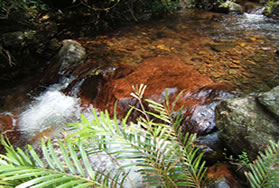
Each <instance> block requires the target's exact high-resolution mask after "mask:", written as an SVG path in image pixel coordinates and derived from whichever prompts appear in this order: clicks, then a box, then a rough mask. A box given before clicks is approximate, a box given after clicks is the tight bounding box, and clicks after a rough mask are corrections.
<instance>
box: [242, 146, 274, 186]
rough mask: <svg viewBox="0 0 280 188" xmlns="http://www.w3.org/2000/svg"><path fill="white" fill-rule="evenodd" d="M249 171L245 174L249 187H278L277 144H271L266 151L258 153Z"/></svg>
mask: <svg viewBox="0 0 280 188" xmlns="http://www.w3.org/2000/svg"><path fill="white" fill-rule="evenodd" d="M249 166H250V171H249V172H245V175H246V177H247V179H248V180H249V182H250V185H251V187H253V188H255V187H256V188H259V187H278V185H279V144H276V143H273V142H271V143H270V145H269V146H268V147H267V149H266V150H265V151H264V152H263V153H260V155H259V157H258V158H257V160H256V161H254V162H253V164H249Z"/></svg>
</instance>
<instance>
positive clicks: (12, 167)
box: [0, 138, 122, 188]
mask: <svg viewBox="0 0 280 188" xmlns="http://www.w3.org/2000/svg"><path fill="white" fill-rule="evenodd" d="M1 143H2V145H3V146H4V147H5V149H6V151H7V153H6V154H5V155H2V154H1V155H0V186H4V187H19V188H24V187H34V188H35V187H99V186H102V187H114V186H116V185H118V186H120V183H119V181H122V180H119V179H120V177H118V176H115V177H111V176H110V174H109V173H107V174H106V173H99V172H96V171H95V170H94V169H93V168H92V167H91V164H90V162H89V158H88V155H87V152H86V151H85V149H84V147H83V145H82V144H81V143H80V144H78V145H76V146H74V145H72V143H71V142H70V141H69V140H68V139H66V140H65V143H63V142H61V141H58V146H57V148H56V149H55V147H54V145H53V144H52V143H51V141H50V140H48V141H47V142H45V141H44V140H42V143H41V149H42V155H43V156H42V158H43V159H44V160H42V159H41V156H40V157H39V154H38V153H37V152H36V151H35V150H34V149H33V147H32V146H30V145H29V146H28V149H27V151H26V152H24V151H23V150H21V149H20V148H17V149H16V150H15V149H14V148H13V146H11V145H10V144H9V143H7V141H6V140H5V139H4V138H2V140H1ZM57 153H59V155H58V154H57Z"/></svg>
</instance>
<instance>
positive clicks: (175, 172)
mask: <svg viewBox="0 0 280 188" xmlns="http://www.w3.org/2000/svg"><path fill="white" fill-rule="evenodd" d="M145 88H146V86H144V85H140V87H139V88H134V90H135V92H134V93H132V96H134V97H135V98H136V99H137V100H138V101H139V103H140V109H137V108H135V107H132V108H131V110H130V111H129V112H128V114H127V116H126V117H125V118H124V119H122V121H121V122H119V121H118V120H117V118H116V113H115V116H114V118H113V120H111V118H110V117H109V113H108V111H105V112H101V113H100V114H99V115H98V114H97V112H95V111H94V110H93V116H94V117H95V119H94V120H92V121H91V122H90V121H89V120H88V119H87V118H85V116H83V115H82V116H81V122H80V123H74V124H71V126H72V127H74V128H75V130H74V132H73V133H72V134H71V135H69V137H68V136H66V138H65V142H62V141H58V142H57V144H53V143H52V142H51V141H50V140H48V141H47V142H45V141H42V143H41V150H42V157H40V155H39V154H38V152H36V151H35V150H34V149H33V148H32V147H31V146H28V149H27V151H26V152H24V151H23V150H21V149H20V148H18V149H16V150H15V149H14V148H13V146H11V145H10V144H8V143H7V142H6V141H5V140H4V139H2V144H3V145H4V147H5V149H6V150H7V153H6V154H5V155H0V185H3V186H5V187H15V186H18V187H30V186H32V187H76V186H77V187H88V186H96V187H123V183H124V182H125V181H126V180H127V181H131V180H130V179H129V176H128V175H129V171H127V170H126V169H129V167H137V168H138V169H139V172H140V173H141V174H142V176H143V178H144V183H146V184H148V185H150V186H161V187H179V186H186V187H202V186H203V184H204V182H205V176H204V174H205V172H206V170H207V169H206V167H205V166H204V165H205V162H202V156H203V153H198V148H196V147H195V145H194V143H193V142H194V140H195V139H196V135H193V134H186V135H183V134H182V131H181V128H180V122H181V120H182V117H181V115H180V114H181V113H180V112H179V113H177V114H176V113H174V112H173V110H174V106H175V103H176V101H177V100H178V98H179V96H178V97H177V98H176V99H175V101H174V102H172V103H171V104H170V105H169V103H170V101H169V99H168V97H166V101H165V104H159V103H157V102H154V101H152V100H148V99H147V100H145V101H146V102H148V104H149V106H150V107H151V108H153V109H154V112H149V111H146V109H145V108H144V105H143V103H142V100H143V94H144V91H145ZM166 92H167V91H166ZM166 96H168V95H167V93H166ZM132 110H137V111H139V112H141V113H142V115H143V116H140V117H139V119H138V120H137V124H133V123H131V124H130V125H129V126H128V125H127V119H128V116H129V114H130V113H131V111H132ZM77 128H78V130H77ZM98 154H105V155H107V156H109V158H110V159H111V161H113V162H114V164H115V165H116V168H117V169H116V170H114V171H112V172H108V170H106V169H104V168H103V170H100V169H99V168H93V164H92V163H91V157H94V156H96V155H98ZM40 158H41V159H40ZM121 160H128V161H130V163H128V164H120V163H119V161H121ZM131 184H132V187H134V186H133V182H131Z"/></svg>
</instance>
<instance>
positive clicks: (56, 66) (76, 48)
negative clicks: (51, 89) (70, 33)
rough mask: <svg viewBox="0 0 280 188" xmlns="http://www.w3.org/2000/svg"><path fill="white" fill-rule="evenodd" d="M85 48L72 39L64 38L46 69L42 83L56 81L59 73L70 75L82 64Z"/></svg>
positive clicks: (84, 57)
mask: <svg viewBox="0 0 280 188" xmlns="http://www.w3.org/2000/svg"><path fill="white" fill-rule="evenodd" d="M85 59H86V50H85V48H83V47H82V46H81V45H80V43H78V42H77V41H74V40H64V41H63V42H62V47H61V48H60V50H59V52H58V54H57V55H56V60H55V61H53V62H52V63H50V64H49V65H48V67H47V69H46V72H45V75H44V77H43V78H42V79H41V82H42V83H45V84H52V83H55V82H57V81H58V79H59V76H60V75H65V76H72V73H73V72H74V71H76V69H79V67H82V66H83V62H84V60H85Z"/></svg>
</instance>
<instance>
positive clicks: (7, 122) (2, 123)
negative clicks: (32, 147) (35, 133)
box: [0, 113, 20, 152]
mask: <svg viewBox="0 0 280 188" xmlns="http://www.w3.org/2000/svg"><path fill="white" fill-rule="evenodd" d="M17 129H18V127H17V120H16V118H15V117H14V116H13V115H12V114H3V113H2V114H0V132H1V135H3V136H6V137H7V138H8V139H9V141H10V142H11V143H15V144H18V143H19V142H20V140H19V137H20V133H19V132H18V131H17ZM2 149H3V148H2V145H1V144H0V152H1V151H2Z"/></svg>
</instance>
